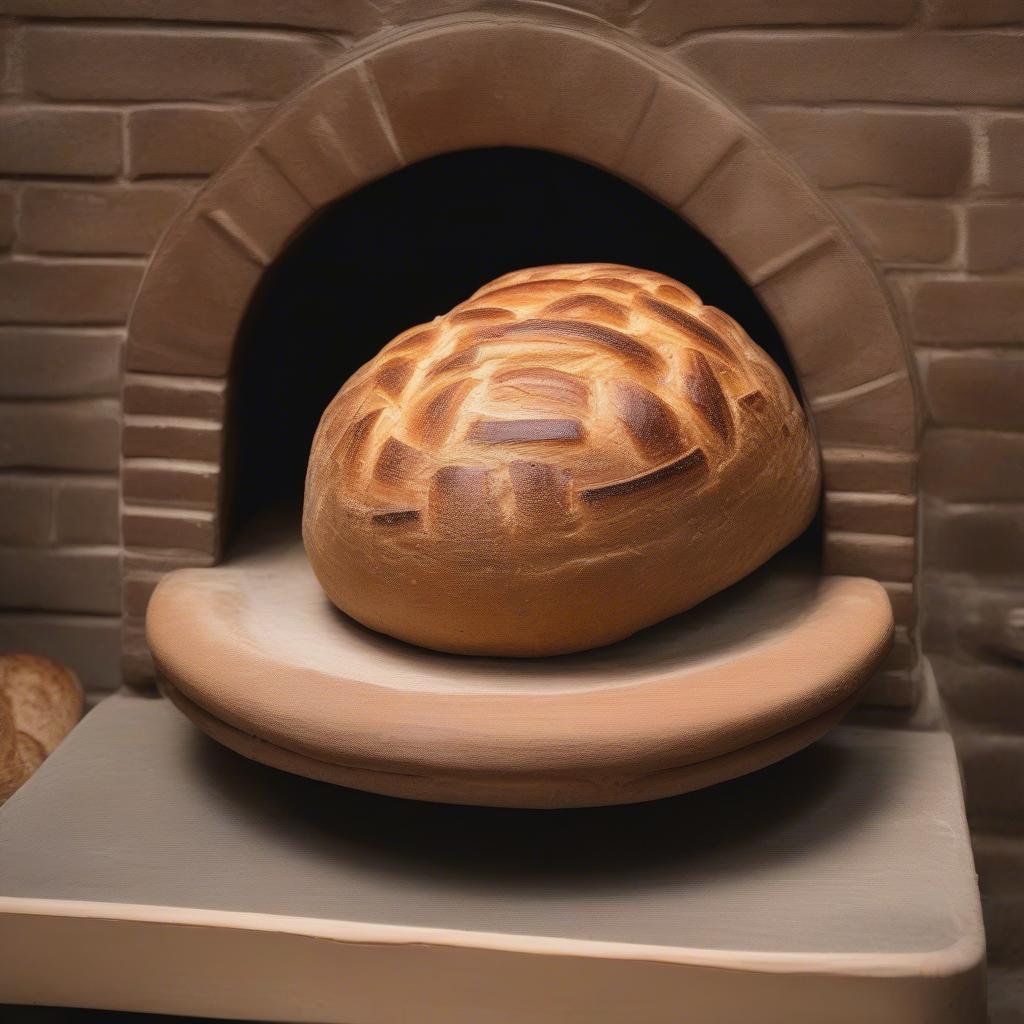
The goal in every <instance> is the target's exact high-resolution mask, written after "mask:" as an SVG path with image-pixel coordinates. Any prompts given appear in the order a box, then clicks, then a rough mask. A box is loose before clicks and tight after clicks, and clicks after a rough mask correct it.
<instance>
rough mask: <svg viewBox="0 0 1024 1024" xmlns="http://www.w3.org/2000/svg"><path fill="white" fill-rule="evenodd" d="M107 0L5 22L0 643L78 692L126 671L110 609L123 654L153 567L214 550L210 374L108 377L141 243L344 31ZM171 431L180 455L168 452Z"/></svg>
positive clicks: (0, 173)
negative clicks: (77, 681)
mask: <svg viewBox="0 0 1024 1024" xmlns="http://www.w3.org/2000/svg"><path fill="white" fill-rule="evenodd" d="M116 6H117V5H109V4H108V5H105V4H96V5H89V4H71V5H69V4H65V3H56V2H54V3H38V4H35V3H12V4H9V5H5V10H7V11H9V12H10V13H11V14H12V15H14V16H13V17H10V18H8V19H7V20H6V21H2V22H0V59H2V67H0V367H2V372H0V505H2V506H3V514H2V515H0V648H2V649H31V650H39V651H43V652H45V653H49V654H51V655H54V656H56V657H59V658H62V659H63V660H65V661H67V662H68V663H69V664H71V665H72V666H73V667H75V668H76V669H77V670H78V672H79V674H80V675H81V677H82V678H83V681H84V682H85V683H86V685H87V687H89V688H90V689H91V690H93V691H94V692H95V691H102V690H106V689H109V688H111V687H113V686H115V685H116V684H117V682H118V680H119V678H120V676H121V668H122V664H121V662H122V629H121V627H122V618H121V615H122V608H123V610H124V613H125V616H126V618H125V639H126V642H127V645H128V648H129V650H130V651H134V657H135V659H136V661H138V660H141V659H143V658H144V655H143V653H142V651H140V649H139V645H140V644H141V642H142V641H141V615H142V613H143V611H144V608H145V600H146V598H147V597H148V592H149V589H151V586H152V584H153V582H155V579H156V578H157V576H158V574H159V573H160V572H162V571H165V570H166V569H168V568H171V567H175V566H177V565H181V564H202V563H204V562H209V561H211V560H212V558H213V554H214V547H213V544H214V541H213V539H212V536H211V529H210V526H211V521H212V509H213V506H214V503H215V500H216V495H217V487H218V472H219V471H218V470H217V468H216V466H215V463H219V458H220V455H219V445H220V438H221V434H222V421H223V387H222V386H221V387H220V388H218V387H216V386H213V387H212V388H207V387H205V386H204V385H203V384H202V382H199V383H198V384H197V383H196V382H195V381H194V380H189V381H188V382H187V387H183V386H182V382H181V381H175V380H172V379H168V380H161V381H159V382H157V385H156V387H154V385H153V384H152V383H151V384H148V385H147V386H146V387H139V386H136V385H134V384H133V383H132V381H131V380H130V379H129V380H128V381H127V382H125V381H124V378H123V374H122V364H123V351H124V345H125V334H126V323H127V319H128V313H129V310H130V308H131V304H132V301H133V299H134V296H135V293H136V291H137V289H138V286H139V282H140V280H141V278H142V274H143V271H144V269H145V266H146V262H147V258H148V257H149V255H150V254H151V253H152V251H153V249H154V248H155V246H156V243H157V242H158V240H159V239H160V237H161V235H162V234H163V233H164V231H165V229H166V228H167V226H168V224H169V223H170V222H171V221H172V220H173V219H174V217H175V216H176V215H177V214H178V213H179V212H180V211H181V210H182V209H184V207H185V206H186V205H187V204H188V203H189V201H190V200H191V198H192V196H193V195H194V193H195V191H196V190H197V188H198V187H199V186H200V185H201V184H202V182H203V181H204V180H205V178H206V177H207V176H208V175H209V174H210V173H211V172H213V171H214V170H216V169H217V168H218V167H220V166H221V165H222V164H223V163H224V162H225V160H227V159H228V158H229V156H230V155H231V154H232V153H233V152H234V151H235V150H237V149H238V147H239V146H240V145H241V144H242V143H243V142H244V140H245V139H246V138H247V137H248V136H249V134H250V133H251V132H252V130H253V129H254V128H255V127H256V126H257V125H259V124H260V123H261V122H262V121H263V120H264V119H265V117H266V114H267V112H268V110H269V109H270V108H271V107H272V105H273V104H274V103H275V101H277V100H279V99H280V98H281V97H282V96H284V95H285V94H287V93H288V92H290V91H292V90H293V89H294V88H296V87H298V86H299V85H300V84H301V83H302V82H304V81H305V80H306V79H307V78H309V77H310V76H312V75H315V74H316V73H317V72H318V70H319V69H320V68H321V67H322V66H323V65H324V63H325V62H327V61H329V60H330V59H331V58H332V56H333V55H334V54H336V53H338V52H339V51H340V50H341V48H342V47H343V46H344V45H345V41H346V39H345V37H344V36H340V37H339V38H334V36H333V35H331V34H330V33H320V32H316V33H308V32H292V31H287V30H271V29H257V30H251V29H250V28H248V27H241V28H235V27H224V28H222V27H210V26H207V25H203V24H193V25H185V26H183V27H180V28H179V27H172V26H170V25H166V24H162V23H155V24H154V23H149V22H146V21H141V20H140V21H133V20H121V19H122V18H124V19H134V18H137V17H140V16H142V17H145V16H146V14H147V13H150V12H151V10H152V8H151V5H145V4H124V5H122V6H121V9H120V10H116V9H113V8H116ZM183 6H184V5H183ZM241 6H244V5H240V6H239V11H240V10H241ZM147 7H148V8H150V12H147V11H145V10H144V8H147ZM166 13H167V15H168V17H173V16H174V14H173V13H171V12H170V11H169V9H168V11H167V12H166ZM235 13H236V14H237V13H239V12H235ZM248 13H251V12H247V14H248ZM110 14H113V15H114V17H115V19H117V20H110V21H93V20H90V21H88V22H84V21H83V22H78V21H77V20H76V19H77V17H82V18H89V19H92V18H105V17H107V16H108V15H110ZM247 20H248V17H247ZM125 384H126V386H125ZM123 387H124V391H123V398H124V405H123V409H122V388H123ZM143 409H145V410H147V412H148V415H150V416H153V415H155V416H157V417H159V418H160V419H159V423H156V424H154V423H153V422H152V421H150V420H147V412H142V411H141V410H143ZM122 417H123V425H124V439H125V452H126V458H125V463H124V479H123V488H124V493H123V501H124V515H123V517H122V515H121V513H120V510H119V486H118V483H119V481H118V468H119V459H120V454H121V443H122ZM169 433H175V434H176V435H177V436H178V437H179V439H180V438H187V441H186V444H185V448H186V450H187V452H188V458H187V459H181V458H180V457H179V458H178V459H177V460H175V462H174V463H173V464H171V465H167V464H165V463H161V462H160V461H159V460H160V459H161V457H162V455H163V454H164V452H165V450H166V444H167V436H168V434H169ZM122 522H123V545H124V546H123V547H122ZM157 534H159V536H157ZM139 546H141V547H144V548H145V549H146V551H145V554H142V553H140V552H138V551H136V550H135V548H136V547H139ZM122 555H123V557H124V563H125V564H124V569H125V575H124V576H123V575H122ZM131 657H132V655H130V656H129V661H130V660H131Z"/></svg>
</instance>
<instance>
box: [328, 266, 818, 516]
mask: <svg viewBox="0 0 1024 1024" xmlns="http://www.w3.org/2000/svg"><path fill="white" fill-rule="evenodd" d="M583 317H586V318H587V319H581V318H583ZM741 336H742V332H741V329H740V328H739V327H738V325H737V324H736V323H735V322H734V321H733V320H732V319H731V318H730V317H728V316H727V315H726V314H725V313H722V312H721V311H720V310H718V309H714V308H713V307H708V306H703V305H702V304H701V302H700V300H699V299H698V298H697V296H696V295H695V294H694V293H693V292H692V291H690V289H688V288H685V287H682V286H680V285H679V284H678V282H675V281H672V280H671V279H669V278H666V277H664V276H662V275H660V274H656V273H653V272H648V271H638V270H634V269H631V268H626V267H620V266H614V265H584V266H571V265H570V266H556V267H541V268H534V269H531V270H525V271H517V272H515V273H512V274H508V275H506V276H505V277H502V278H499V279H498V280H497V281H495V282H493V283H491V284H490V285H487V286H485V287H484V288H481V289H480V290H479V291H478V292H477V293H476V294H475V295H474V296H473V297H472V298H471V299H469V300H468V301H467V302H465V303H463V304H461V305H460V306H458V307H457V308H456V309H455V310H453V311H452V312H451V313H450V314H448V315H447V316H445V317H441V318H438V319H437V320H435V321H434V322H433V323H432V324H428V325H420V326H417V327H414V328H411V329H410V330H408V331H405V332H404V333H403V334H401V335H399V336H398V337H397V338H396V339H395V340H394V341H392V342H391V343H390V344H389V345H388V346H387V347H386V348H385V349H384V350H383V351H382V352H381V353H380V355H379V356H377V357H376V358H375V359H374V360H372V361H371V362H370V363H368V364H367V365H366V366H365V367H363V368H362V369H361V370H359V371H358V372H357V373H356V374H355V375H354V376H353V377H352V378H351V379H350V380H349V382H348V383H347V384H346V385H345V387H344V388H343V389H342V391H341V392H340V393H339V395H338V397H337V399H336V400H335V402H334V403H332V406H331V409H330V411H329V413H328V414H327V415H326V416H325V417H324V421H323V424H322V426H321V433H322V435H327V434H331V435H333V441H332V443H331V445H330V447H329V448H327V449H326V450H320V454H319V455H318V459H317V463H316V464H315V465H313V466H311V469H310V481H309V486H310V488H312V489H316V488H317V487H318V485H319V483H320V479H321V474H331V473H332V472H333V471H334V469H335V468H336V467H337V466H339V465H340V466H342V467H344V468H343V476H344V485H345V489H346V495H347V496H348V497H349V499H350V500H353V501H357V502H358V501H360V500H362V502H363V503H365V505H366V507H367V510H368V511H369V514H370V517H371V521H372V522H374V523H375V524H377V525H380V526H386V527H390V526H399V525H400V526H405V527H412V526H413V525H414V524H416V525H417V526H418V527H419V528H425V527H428V526H429V527H431V528H434V529H444V528H445V526H446V524H447V520H448V519H450V518H462V517H464V513H465V511H466V510H467V508H468V507H469V506H468V505H464V504H461V503H460V502H466V503H469V504H470V505H471V504H473V503H478V504H479V505H480V506H481V509H483V508H484V507H486V508H488V509H491V510H493V512H494V514H497V515H499V516H503V517H504V518H505V519H506V520H507V522H508V525H509V528H511V527H512V526H513V524H514V523H515V521H516V520H517V519H520V518H524V517H525V518H529V517H530V516H531V514H533V513H534V512H535V511H536V507H537V506H538V505H543V506H544V507H545V508H546V509H547V510H549V511H552V512H553V511H555V510H559V509H560V510H562V511H563V512H565V513H567V512H568V510H569V508H570V507H578V506H579V503H580V501H582V502H584V503H588V502H596V501H600V500H602V499H604V498H608V497H614V496H617V495H620V494H632V493H636V492H638V491H641V490H643V489H645V488H647V487H649V486H653V485H655V484H657V483H660V482H661V481H664V480H668V479H671V478H678V482H679V484H680V485H681V486H684V487H693V486H700V484H701V483H702V482H706V481H707V479H708V477H709V475H710V473H711V466H710V465H709V456H710V459H711V462H712V463H713V464H718V463H719V462H721V461H722V459H723V457H725V455H726V454H727V453H728V451H729V450H730V449H731V448H732V447H734V446H735V444H736V434H737V432H738V431H746V432H754V433H756V432H758V431H764V432H765V436H766V439H767V437H768V436H769V432H770V427H769V424H768V422H767V421H766V420H765V419H764V418H763V415H764V410H765V407H766V396H765V390H768V391H769V393H771V394H772V395H773V397H775V398H781V399H783V407H782V411H783V413H784V415H783V417H782V419H781V421H780V424H779V427H780V429H781V430H783V431H785V432H788V431H790V430H793V429H795V428H796V427H797V426H798V425H800V424H802V423H803V422H804V416H803V410H802V409H801V408H800V406H799V404H798V403H796V402H794V401H793V400H792V396H791V392H790V391H789V389H788V388H787V387H784V386H783V387H780V386H779V381H781V379H782V375H781V373H780V371H779V370H778V369H777V368H776V367H775V366H774V365H773V364H772V363H771V361H770V360H769V359H768V358H767V357H766V356H765V355H764V353H763V352H761V351H760V349H756V348H755V347H754V346H752V345H750V344H749V342H747V343H746V344H745V345H742V347H741V344H740V338H741ZM553 363H557V364H558V365H552V364H553ZM680 394H681V395H684V396H685V401H683V402H680V401H679V395H680ZM364 410H365V411H364ZM342 421H346V422H347V423H348V425H347V426H346V427H345V429H344V430H341V431H339V430H337V425H338V424H339V423H340V422H342ZM321 496H322V497H323V498H326V497H327V493H326V492H322V495H321ZM410 502H412V503H413V504H414V505H415V507H407V506H409V504H410ZM399 506H401V507H399Z"/></svg>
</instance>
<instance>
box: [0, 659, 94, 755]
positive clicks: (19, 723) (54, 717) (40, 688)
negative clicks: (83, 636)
mask: <svg viewBox="0 0 1024 1024" xmlns="http://www.w3.org/2000/svg"><path fill="white" fill-rule="evenodd" d="M0 693H3V695H4V696H5V697H6V698H7V701H8V703H9V705H10V708H11V713H12V714H13V715H14V722H15V725H16V727H17V729H18V731H19V732H23V733H25V734H26V735H27V736H29V737H30V738H31V739H33V740H34V741H35V742H36V743H37V744H38V745H39V747H40V748H42V750H43V751H44V756H45V755H49V754H52V753H53V751H54V748H55V747H56V746H57V744H58V743H60V741H61V740H62V739H64V737H65V736H67V734H68V733H69V732H70V731H71V730H72V728H73V727H74V725H75V723H76V722H77V721H78V720H79V719H80V718H81V717H82V703H83V698H82V687H81V684H80V683H79V682H78V677H77V676H76V675H75V674H74V672H72V671H71V670H70V669H68V668H65V667H64V666H63V665H61V664H60V663H59V662H56V661H54V660H53V659H52V658H44V657H42V656H41V655H38V654H2V655H0Z"/></svg>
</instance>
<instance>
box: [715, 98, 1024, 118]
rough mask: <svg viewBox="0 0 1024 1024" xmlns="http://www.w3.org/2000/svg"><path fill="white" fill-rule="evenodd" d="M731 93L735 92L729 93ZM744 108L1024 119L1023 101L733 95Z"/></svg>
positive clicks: (747, 109) (754, 115)
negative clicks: (763, 98)
mask: <svg viewBox="0 0 1024 1024" xmlns="http://www.w3.org/2000/svg"><path fill="white" fill-rule="evenodd" d="M730 96H732V94H730ZM732 99H733V101H734V102H736V103H738V104H739V105H740V106H741V107H742V108H743V109H744V110H746V111H747V112H748V113H750V114H751V116H753V117H754V119H755V121H756V119H757V114H758V113H759V112H762V111H763V112H765V113H779V112H786V111H790V110H807V111H811V112H817V113H828V112H832V111H836V112H839V111H843V112H845V111H849V112H851V113H856V112H860V113H869V114H873V113H892V114H924V115H931V116H934V117H950V116H951V115H954V114H996V115H1000V116H1002V115H1008V116H1010V117H1013V118H1015V119H1016V120H1024V112H1022V111H1021V108H1020V102H1019V101H1014V102H1009V101H1008V102H1007V103H1006V105H1000V104H998V103H971V102H970V101H963V100H921V101H920V102H915V101H913V100H864V99H860V100H856V99H854V100H820V99H819V100H813V99H807V100H779V101H777V102H775V103H758V102H757V101H756V100H747V101H744V100H743V98H742V97H738V96H732Z"/></svg>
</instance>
